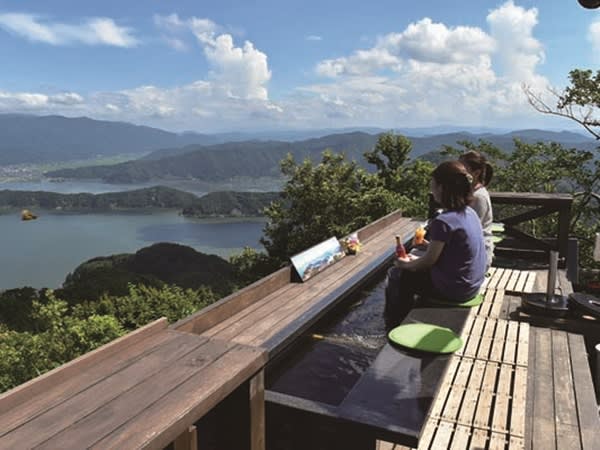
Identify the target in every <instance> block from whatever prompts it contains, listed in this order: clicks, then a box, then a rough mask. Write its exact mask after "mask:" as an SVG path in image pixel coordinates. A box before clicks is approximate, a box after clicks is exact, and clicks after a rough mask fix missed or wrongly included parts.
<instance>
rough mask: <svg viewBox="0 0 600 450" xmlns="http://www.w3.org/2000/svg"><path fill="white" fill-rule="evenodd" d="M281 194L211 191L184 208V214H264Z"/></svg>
mask: <svg viewBox="0 0 600 450" xmlns="http://www.w3.org/2000/svg"><path fill="white" fill-rule="evenodd" d="M280 195H281V193H279V192H233V191H220V192H210V193H208V194H206V195H204V196H202V197H200V198H199V199H198V201H197V202H195V203H194V204H193V205H191V206H188V207H187V208H184V210H183V212H182V214H183V215H184V216H189V217H209V216H230V217H231V216H263V215H264V214H263V210H264V209H265V208H266V207H267V206H269V205H270V204H271V202H273V201H275V200H278V199H279V198H280Z"/></svg>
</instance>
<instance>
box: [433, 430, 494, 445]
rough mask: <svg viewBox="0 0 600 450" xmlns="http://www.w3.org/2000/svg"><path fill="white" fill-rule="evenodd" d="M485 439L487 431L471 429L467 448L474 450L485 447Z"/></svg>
mask: <svg viewBox="0 0 600 450" xmlns="http://www.w3.org/2000/svg"><path fill="white" fill-rule="evenodd" d="M487 440H488V433H487V431H484V430H478V429H475V430H473V435H472V436H471V443H470V444H469V449H473V450H475V449H484V448H487ZM440 450H441V449H440Z"/></svg>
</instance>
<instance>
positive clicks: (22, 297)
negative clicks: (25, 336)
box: [0, 287, 46, 331]
mask: <svg viewBox="0 0 600 450" xmlns="http://www.w3.org/2000/svg"><path fill="white" fill-rule="evenodd" d="M45 301H46V298H45V295H44V294H43V292H42V291H38V290H37V289H34V288H32V287H23V288H18V289H9V290H6V291H4V292H2V293H0V324H4V325H6V326H7V327H8V328H10V329H11V330H15V331H32V330H33V328H32V324H31V314H32V311H33V304H34V302H38V303H42V302H45Z"/></svg>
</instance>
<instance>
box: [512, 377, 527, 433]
mask: <svg viewBox="0 0 600 450" xmlns="http://www.w3.org/2000/svg"><path fill="white" fill-rule="evenodd" d="M526 411H527V368H525V367H519V366H517V367H516V368H515V384H514V388H513V393H512V408H511V417H510V434H511V436H519V437H524V436H525V416H526Z"/></svg>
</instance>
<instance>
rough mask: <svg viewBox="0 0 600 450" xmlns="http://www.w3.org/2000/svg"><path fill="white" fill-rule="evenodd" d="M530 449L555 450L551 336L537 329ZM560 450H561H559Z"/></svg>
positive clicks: (532, 372) (548, 332) (545, 331)
mask: <svg viewBox="0 0 600 450" xmlns="http://www.w3.org/2000/svg"><path fill="white" fill-rule="evenodd" d="M535 348H536V353H535V368H534V370H533V371H531V369H530V372H529V373H530V376H533V377H534V386H533V391H534V399H533V418H532V420H533V423H532V425H533V429H532V448H533V449H534V450H536V449H539V450H554V449H556V426H555V423H554V393H553V392H554V389H555V386H554V380H553V378H554V375H553V371H552V336H551V334H550V330H548V329H544V328H538V329H537V330H536V333H535ZM559 450H562V449H559Z"/></svg>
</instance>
